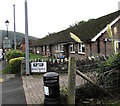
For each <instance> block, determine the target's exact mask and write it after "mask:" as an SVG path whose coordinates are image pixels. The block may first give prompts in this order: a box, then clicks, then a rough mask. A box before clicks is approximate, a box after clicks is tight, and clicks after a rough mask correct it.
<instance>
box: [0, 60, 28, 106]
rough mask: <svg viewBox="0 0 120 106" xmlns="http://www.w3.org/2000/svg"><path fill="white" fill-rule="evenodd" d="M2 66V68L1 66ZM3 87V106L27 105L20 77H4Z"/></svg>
mask: <svg viewBox="0 0 120 106" xmlns="http://www.w3.org/2000/svg"><path fill="white" fill-rule="evenodd" d="M1 64H2V66H1ZM4 66H5V65H4V61H3V62H0V74H1V69H2V67H4ZM2 77H3V79H4V80H3V82H2V84H1V82H0V85H2V106H6V105H8V104H10V106H12V105H16V106H17V105H18V104H22V105H23V104H25V105H26V100H25V93H24V89H23V86H22V85H23V84H22V79H21V76H20V75H4V76H2Z"/></svg>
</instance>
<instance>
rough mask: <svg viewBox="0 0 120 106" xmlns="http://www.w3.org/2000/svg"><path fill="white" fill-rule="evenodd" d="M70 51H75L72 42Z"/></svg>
mask: <svg viewBox="0 0 120 106" xmlns="http://www.w3.org/2000/svg"><path fill="white" fill-rule="evenodd" d="M70 53H75V47H74V44H71V45H70Z"/></svg>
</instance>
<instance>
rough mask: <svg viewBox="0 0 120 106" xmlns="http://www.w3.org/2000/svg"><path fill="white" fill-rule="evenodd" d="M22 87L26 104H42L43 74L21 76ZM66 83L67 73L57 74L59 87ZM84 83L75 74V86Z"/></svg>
mask: <svg viewBox="0 0 120 106" xmlns="http://www.w3.org/2000/svg"><path fill="white" fill-rule="evenodd" d="M22 81H23V88H24V91H25V98H26V103H27V104H43V103H44V84H43V75H42V74H41V75H29V76H22ZM67 83H68V73H60V74H59V84H60V88H66V87H67ZM84 83H85V80H83V79H82V78H81V77H80V76H78V75H76V86H79V85H82V84H84Z"/></svg>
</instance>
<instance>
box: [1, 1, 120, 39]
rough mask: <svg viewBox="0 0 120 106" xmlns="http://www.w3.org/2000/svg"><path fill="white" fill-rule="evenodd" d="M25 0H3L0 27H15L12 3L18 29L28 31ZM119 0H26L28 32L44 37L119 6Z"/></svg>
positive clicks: (11, 28) (11, 29) (2, 28)
mask: <svg viewBox="0 0 120 106" xmlns="http://www.w3.org/2000/svg"><path fill="white" fill-rule="evenodd" d="M24 1H25V0H0V29H1V30H6V25H5V21H6V20H7V19H8V20H9V22H10V23H9V30H10V31H13V30H14V26H13V25H14V23H13V22H14V20H13V4H15V9H16V32H22V33H25V12H24V10H25V8H24ZM119 1H120V0H27V2H28V34H29V35H31V36H35V37H39V38H42V37H44V36H46V35H48V33H53V32H58V31H61V30H64V29H66V28H68V27H69V26H70V25H72V24H75V23H76V22H79V21H82V20H86V21H87V20H88V19H91V18H98V17H101V16H104V15H106V14H109V13H112V12H115V11H117V10H118V2H119Z"/></svg>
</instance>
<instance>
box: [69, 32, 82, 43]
mask: <svg viewBox="0 0 120 106" xmlns="http://www.w3.org/2000/svg"><path fill="white" fill-rule="evenodd" d="M70 37H71V38H72V39H74V40H75V41H76V42H78V43H82V41H81V40H80V38H78V37H77V36H76V35H75V34H73V33H72V32H70Z"/></svg>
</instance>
